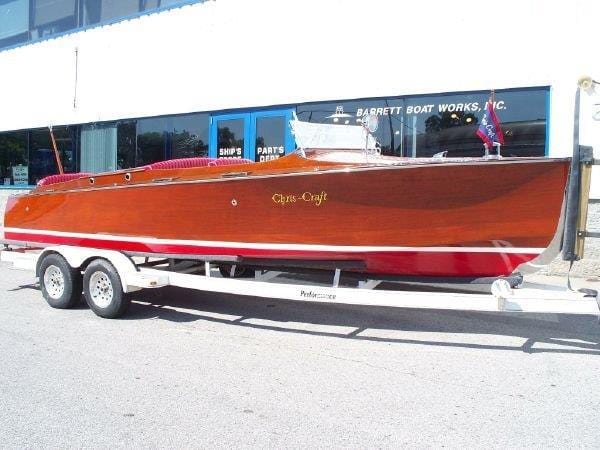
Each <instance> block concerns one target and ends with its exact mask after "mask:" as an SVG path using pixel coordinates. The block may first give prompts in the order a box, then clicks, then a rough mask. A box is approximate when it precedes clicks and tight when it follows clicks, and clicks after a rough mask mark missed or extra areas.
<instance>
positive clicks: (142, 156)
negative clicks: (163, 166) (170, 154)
mask: <svg viewBox="0 0 600 450" xmlns="http://www.w3.org/2000/svg"><path fill="white" fill-rule="evenodd" d="M167 133H168V129H167V119H166V118H164V117H159V118H153V119H140V120H138V121H137V150H136V161H135V164H136V166H143V165H146V164H151V163H153V162H157V161H164V160H165V159H166V155H167Z"/></svg>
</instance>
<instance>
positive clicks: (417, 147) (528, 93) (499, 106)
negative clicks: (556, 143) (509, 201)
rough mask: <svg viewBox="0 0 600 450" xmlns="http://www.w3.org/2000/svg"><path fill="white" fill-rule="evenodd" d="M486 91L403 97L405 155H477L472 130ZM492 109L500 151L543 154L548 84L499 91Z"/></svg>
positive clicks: (478, 146)
mask: <svg viewBox="0 0 600 450" xmlns="http://www.w3.org/2000/svg"><path fill="white" fill-rule="evenodd" d="M489 96H490V93H489V92H476V93H465V94H449V95H438V96H419V97H408V98H406V106H405V123H406V131H407V133H406V135H405V139H404V146H405V149H406V155H407V156H431V155H433V154H435V153H438V152H442V151H448V156H481V155H483V152H484V150H483V142H482V141H481V139H480V138H479V137H477V136H476V135H475V133H476V131H477V128H478V126H479V121H480V120H481V117H482V116H483V108H484V107H485V103H486V101H487V100H488V98H489ZM495 104H496V114H497V115H498V119H499V120H500V123H501V127H502V131H503V133H504V141H505V143H504V144H505V145H503V146H502V150H501V151H502V154H503V155H504V156H543V155H544V154H545V147H546V89H523V90H510V91H497V92H496V94H495Z"/></svg>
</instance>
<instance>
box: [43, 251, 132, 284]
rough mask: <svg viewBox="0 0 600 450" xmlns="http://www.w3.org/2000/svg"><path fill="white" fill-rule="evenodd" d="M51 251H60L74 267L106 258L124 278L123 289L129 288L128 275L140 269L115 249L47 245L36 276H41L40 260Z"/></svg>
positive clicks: (83, 266)
mask: <svg viewBox="0 0 600 450" xmlns="http://www.w3.org/2000/svg"><path fill="white" fill-rule="evenodd" d="M50 253H58V254H59V255H62V256H63V257H64V258H65V259H66V260H67V262H68V263H69V265H70V266H71V267H73V268H74V269H80V270H84V269H85V267H86V266H87V265H88V264H89V263H90V262H91V261H93V260H96V259H105V260H107V261H109V262H110V263H111V264H112V265H113V266H114V267H115V269H117V272H118V273H119V277H121V280H123V283H122V284H123V291H124V292H128V291H129V289H128V288H127V283H125V280H127V278H128V275H129V274H132V273H135V272H137V271H138V269H137V267H136V266H135V264H134V262H133V261H132V260H131V258H129V257H128V256H126V255H124V254H123V253H121V252H117V251H113V250H101V249H94V248H83V247H73V246H68V245H59V246H52V247H46V248H45V249H44V250H43V251H42V252H41V253H40V255H39V257H38V260H37V264H36V270H35V273H36V276H38V277H39V267H40V262H41V261H42V260H43V259H44V257H45V256H46V255H48V254H50Z"/></svg>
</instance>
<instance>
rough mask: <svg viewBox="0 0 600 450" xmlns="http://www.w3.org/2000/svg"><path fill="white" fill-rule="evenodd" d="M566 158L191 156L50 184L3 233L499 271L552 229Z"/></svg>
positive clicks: (173, 249) (374, 267) (287, 258)
mask: <svg viewBox="0 0 600 450" xmlns="http://www.w3.org/2000/svg"><path fill="white" fill-rule="evenodd" d="M569 162H570V159H568V158H565V159H556V158H498V159H487V158H464V159H460V158H427V159H419V158H416V159H413V158H410V159H409V158H396V157H386V156H380V155H369V154H368V153H365V152H364V151H353V150H335V149H329V150H311V149H306V150H303V151H302V150H300V151H297V152H295V153H293V154H290V155H288V156H285V157H282V158H280V159H277V160H273V161H267V162H264V163H253V162H250V161H245V160H237V161H236V160H223V159H219V160H217V159H210V158H190V159H186V160H172V161H165V162H161V163H156V164H151V165H149V166H145V167H140V168H136V169H131V170H122V171H117V172H111V173H103V174H94V175H90V174H66V175H55V176H52V177H50V178H47V179H45V180H42V182H41V183H40V184H39V186H37V187H36V188H35V189H34V190H32V191H31V192H30V193H28V194H26V195H21V196H17V197H14V198H11V199H10V200H9V202H8V205H7V209H6V214H5V220H4V224H5V229H4V238H5V239H6V240H9V241H15V242H25V243H30V244H34V245H51V244H65V245H74V246H84V247H93V248H101V249H116V250H120V251H123V252H126V253H129V254H134V255H169V256H171V257H178V258H185V257H190V258H197V259H203V258H204V259H210V260H213V261H235V262H236V263H237V264H241V265H254V266H256V265H259V266H260V265H270V266H273V265H275V266H276V265H278V264H280V265H294V264H297V265H304V266H305V267H316V268H324V267H342V268H347V269H348V270H353V271H358V272H364V273H369V274H390V275H414V276H439V277H477V276H500V275H507V274H510V273H512V272H513V271H515V270H516V269H517V268H518V267H519V265H520V264H522V263H525V262H528V261H531V260H533V259H534V258H536V257H537V256H538V255H540V253H542V252H543V251H544V250H545V249H546V248H547V247H548V246H549V244H550V242H551V240H552V239H553V237H554V236H555V233H557V229H558V228H559V227H558V225H559V218H560V215H561V208H562V205H563V200H564V194H565V186H566V184H567V178H568V174H569Z"/></svg>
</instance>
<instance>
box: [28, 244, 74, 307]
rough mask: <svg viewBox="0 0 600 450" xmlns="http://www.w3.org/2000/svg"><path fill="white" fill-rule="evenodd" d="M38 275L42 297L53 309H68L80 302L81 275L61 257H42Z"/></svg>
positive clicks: (56, 255)
mask: <svg viewBox="0 0 600 450" xmlns="http://www.w3.org/2000/svg"><path fill="white" fill-rule="evenodd" d="M38 273H39V275H40V288H41V290H42V295H43V296H44V298H45V299H46V301H47V302H48V304H49V305H50V306H52V307H53V308H58V309H68V308H72V307H73V306H75V305H77V304H78V303H79V302H80V301H81V290H82V289H81V273H80V272H79V270H77V269H74V268H73V267H71V266H70V265H69V263H68V262H67V260H66V259H65V258H63V257H62V256H61V255H59V254H57V253H50V254H48V255H46V256H44V257H43V259H42V261H41V262H40V265H39V271H38Z"/></svg>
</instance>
